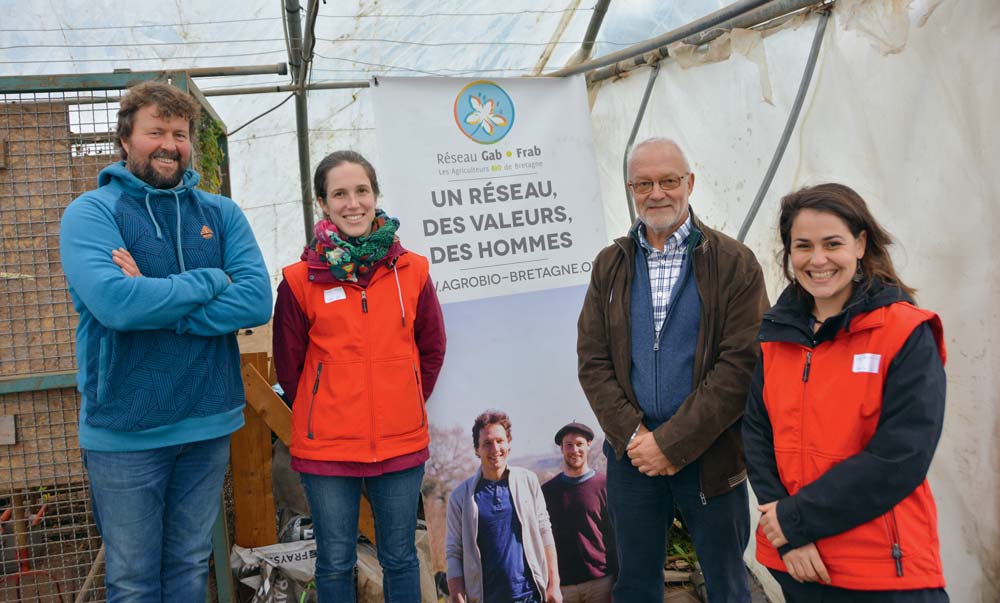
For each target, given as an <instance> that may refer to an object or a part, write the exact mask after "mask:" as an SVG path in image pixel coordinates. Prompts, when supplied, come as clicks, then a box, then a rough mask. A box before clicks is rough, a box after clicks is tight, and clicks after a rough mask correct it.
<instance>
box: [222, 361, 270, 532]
mask: <svg viewBox="0 0 1000 603" xmlns="http://www.w3.org/2000/svg"><path fill="white" fill-rule="evenodd" d="M241 361H242V362H243V363H244V365H247V364H249V365H251V366H254V367H255V368H258V370H260V368H263V369H264V370H267V368H266V366H267V364H266V363H267V354H266V353H258V354H243V355H241ZM247 395H248V396H249V395H250V394H249V392H247ZM243 418H244V420H245V421H246V424H245V425H244V426H243V428H242V429H240V430H239V431H237V432H236V433H234V434H233V437H232V448H231V453H230V460H231V463H232V468H233V514H234V516H235V523H236V525H235V526H234V528H235V530H234V531H235V533H236V544H238V545H240V546H242V547H258V546H266V545H269V544H275V543H276V542H278V530H277V526H276V525H275V509H274V492H273V491H272V489H271V430H270V428H268V426H267V424H266V423H265V422H264V420H263V419H262V418H261V417H260V416H259V415H258V414H257V411H255V410H254V409H253V407H252V406H249V405H248V406H247V407H246V408H245V409H244V411H243Z"/></svg>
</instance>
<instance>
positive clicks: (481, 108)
mask: <svg viewBox="0 0 1000 603" xmlns="http://www.w3.org/2000/svg"><path fill="white" fill-rule="evenodd" d="M469 104H470V105H471V106H472V111H470V112H469V114H468V115H466V116H465V123H467V124H469V125H470V126H475V125H477V124H478V125H479V127H478V128H476V130H478V129H479V128H482V129H484V130H486V133H487V134H493V126H494V125H497V126H501V127H502V126H506V125H507V118H506V117H504V116H503V115H497V114H494V113H493V108H494V103H493V99H492V98H491V99H487V100H486V102H485V103H484V102H483V101H482V100H481V99H480V98H479V97H478V96H476V95H474V94H473V95H470V96H469ZM476 130H473V132H472V134H475V133H476Z"/></svg>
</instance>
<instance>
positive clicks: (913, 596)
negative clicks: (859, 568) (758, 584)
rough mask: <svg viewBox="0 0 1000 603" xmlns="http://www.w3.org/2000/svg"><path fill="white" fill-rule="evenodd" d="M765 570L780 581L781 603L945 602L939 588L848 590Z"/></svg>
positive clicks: (941, 590) (944, 593)
mask: <svg viewBox="0 0 1000 603" xmlns="http://www.w3.org/2000/svg"><path fill="white" fill-rule="evenodd" d="M768 571H770V572H771V575H772V576H774V579H775V580H777V581H778V584H780V585H781V592H782V593H784V595H785V603H948V593H946V592H944V589H943V588H922V589H919V590H848V589H846V588H836V587H834V586H827V585H825V584H820V583H819V582H803V583H801V584H800V583H798V582H796V581H795V579H794V578H792V577H791V576H790V575H788V574H786V573H785V572H779V571H775V570H772V569H769V570H768Z"/></svg>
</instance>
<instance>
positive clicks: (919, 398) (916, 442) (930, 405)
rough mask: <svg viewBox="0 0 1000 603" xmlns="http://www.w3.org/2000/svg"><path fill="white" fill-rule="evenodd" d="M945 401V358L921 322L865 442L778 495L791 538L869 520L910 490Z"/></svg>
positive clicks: (797, 541) (794, 542)
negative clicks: (807, 480)
mask: <svg viewBox="0 0 1000 603" xmlns="http://www.w3.org/2000/svg"><path fill="white" fill-rule="evenodd" d="M944 402H945V373H944V365H943V363H942V362H941V356H940V355H939V354H938V348H937V344H936V343H935V341H934V335H933V333H932V332H931V329H930V327H929V326H928V325H927V324H922V325H920V326H919V327H918V328H917V329H916V330H914V331H913V333H912V334H910V337H909V339H907V341H906V343H905V344H904V345H903V347H902V349H901V350H900V351H899V353H898V354H896V357H895V358H893V360H892V363H891V364H890V365H889V371H888V373H887V374H886V382H885V389H884V390H883V395H882V414H881V416H880V417H879V423H878V428H877V429H876V431H875V435H873V436H872V438H871V440H869V442H868V445H867V446H866V447H865V449H864V450H862V451H861V452H859V453H858V454H856V455H854V456H852V457H850V458H848V459H845V460H844V461H842V462H841V463H838V464H837V465H835V466H833V467H832V468H831V469H830V470H829V471H827V472H826V473H824V474H823V475H822V476H821V477H820V478H819V479H817V480H816V481H814V482H813V483H811V484H809V485H807V486H805V487H803V488H802V489H801V490H799V491H798V492H797V493H796V494H795V496H790V497H788V498H784V499H782V500H781V501H780V502H779V503H778V522H779V523H780V524H781V530H782V532H784V534H785V538H787V539H788V542H789V544H790V545H791V546H792V547H796V548H797V547H800V546H803V545H805V544H809V543H810V542H815V541H816V540H819V539H820V538H824V537H827V536H832V535H834V534H839V533H841V532H844V531H846V530H849V529H851V528H854V527H856V526H859V525H861V524H863V523H866V522H868V521H871V520H872V519H875V518H876V517H879V516H881V515H883V514H885V513H887V512H888V511H889V510H890V509H892V507H894V506H895V505H896V504H898V503H899V502H900V501H902V500H903V499H904V498H906V497H907V496H908V495H909V494H910V493H911V492H913V490H915V489H916V488H917V486H919V485H920V484H921V483H922V482H923V480H924V479H925V478H926V476H927V470H928V468H929V467H930V464H931V458H933V456H934V449H935V448H936V447H937V443H938V439H940V437H941V429H942V426H943V423H944ZM755 489H756V488H755Z"/></svg>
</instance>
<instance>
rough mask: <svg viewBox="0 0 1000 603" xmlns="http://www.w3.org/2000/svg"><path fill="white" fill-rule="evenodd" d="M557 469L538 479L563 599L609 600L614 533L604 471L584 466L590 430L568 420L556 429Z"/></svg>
mask: <svg viewBox="0 0 1000 603" xmlns="http://www.w3.org/2000/svg"><path fill="white" fill-rule="evenodd" d="M555 441H556V444H557V445H558V446H559V448H560V450H561V451H562V457H563V472H562V473H560V474H559V475H557V476H555V477H553V478H552V479H550V480H549V481H547V482H545V484H544V485H542V494H544V495H545V506H546V507H547V508H548V510H549V517H550V518H551V520H552V534H553V536H554V537H555V540H556V553H557V554H558V559H559V579H560V582H561V585H562V594H563V603H611V586H612V583H613V579H612V577H611V575H612V573H613V572H612V567H613V566H614V555H615V553H614V545H613V543H614V537H613V536H612V535H611V517H610V515H609V514H608V493H607V486H606V479H605V477H604V475H602V474H600V473H597V472H596V471H594V470H593V469H592V468H591V467H590V463H589V461H588V457H589V455H590V445H591V443H592V442H593V441H594V431H593V430H592V429H591V428H590V427H587V426H586V425H584V424H583V423H577V422H575V421H574V422H572V423H569V424H567V425H564V426H563V427H562V428H560V429H559V431H557V432H556V437H555Z"/></svg>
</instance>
